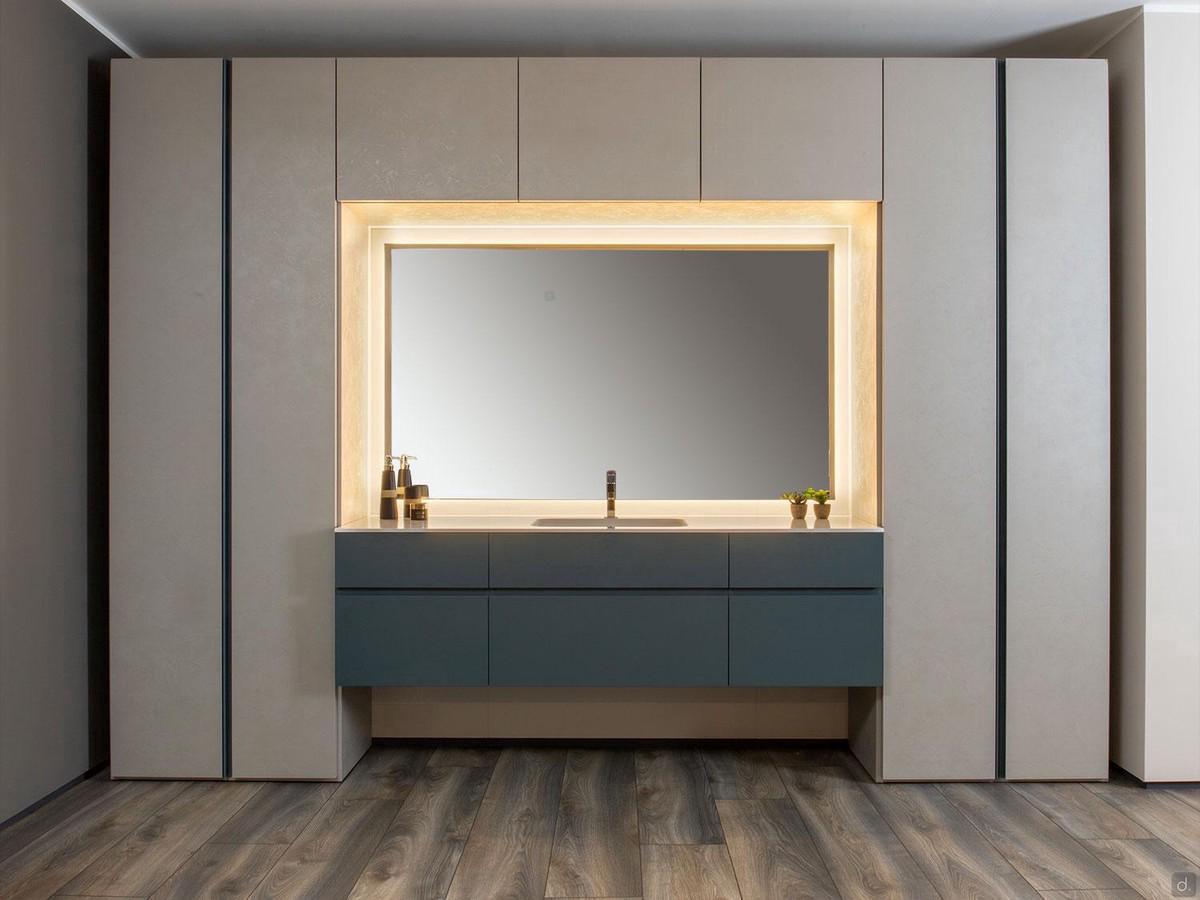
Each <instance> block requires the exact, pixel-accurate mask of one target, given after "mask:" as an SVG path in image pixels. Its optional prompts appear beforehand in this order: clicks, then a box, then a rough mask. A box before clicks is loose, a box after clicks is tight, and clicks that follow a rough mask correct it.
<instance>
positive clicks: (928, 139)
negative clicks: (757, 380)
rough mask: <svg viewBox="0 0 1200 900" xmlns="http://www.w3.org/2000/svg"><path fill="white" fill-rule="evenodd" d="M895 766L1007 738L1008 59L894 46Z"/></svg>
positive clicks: (939, 767) (887, 376)
mask: <svg viewBox="0 0 1200 900" xmlns="http://www.w3.org/2000/svg"><path fill="white" fill-rule="evenodd" d="M884 83H885V91H884V97H885V100H884V104H885V114H884V121H885V123H886V124H885V133H884V198H883V212H882V218H883V232H882V242H883V274H882V278H883V282H882V283H883V300H882V319H883V325H882V328H883V338H882V341H883V359H882V378H881V380H882V407H883V430H882V440H883V446H882V464H883V479H882V480H883V504H882V505H883V509H882V518H883V525H884V528H885V534H884V546H885V552H884V597H885V598H886V604H885V622H884V632H885V648H886V649H885V661H884V667H885V668H884V677H883V727H882V763H883V765H882V777H883V778H885V779H888V780H954V779H968V780H969V779H991V778H993V777H994V776H995V764H996V759H995V749H996V703H995V698H996V453H997V448H996V433H997V424H996V421H997V420H996V371H997V370H996V363H997V353H996V345H997V335H996V330H997V309H996V258H997V252H996V160H997V149H996V139H997V126H996V63H995V61H994V60H987V59H888V60H886V61H885V62H884Z"/></svg>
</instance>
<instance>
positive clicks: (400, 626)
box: [334, 591, 488, 686]
mask: <svg viewBox="0 0 1200 900" xmlns="http://www.w3.org/2000/svg"><path fill="white" fill-rule="evenodd" d="M334 609H335V617H336V621H335V633H336V635H337V646H336V654H335V658H336V669H337V683H338V684H339V685H346V686H351V685H353V686H372V685H379V686H382V685H391V686H405V685H430V686H434V685H439V686H448V685H458V686H469V685H477V686H482V685H486V684H487V683H488V595H487V591H338V592H337V597H336V602H335V604H334Z"/></svg>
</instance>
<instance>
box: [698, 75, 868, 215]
mask: <svg viewBox="0 0 1200 900" xmlns="http://www.w3.org/2000/svg"><path fill="white" fill-rule="evenodd" d="M702 65H703V78H702V82H701V83H702V90H701V108H702V116H701V121H702V122H703V126H702V129H701V145H702V147H703V153H704V157H703V158H704V170H703V174H702V181H701V185H702V195H703V198H704V199H705V200H880V199H882V197H883V62H882V60H878V59H706V60H704V61H703V63H702Z"/></svg>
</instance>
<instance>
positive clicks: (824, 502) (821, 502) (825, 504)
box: [804, 488, 833, 519]
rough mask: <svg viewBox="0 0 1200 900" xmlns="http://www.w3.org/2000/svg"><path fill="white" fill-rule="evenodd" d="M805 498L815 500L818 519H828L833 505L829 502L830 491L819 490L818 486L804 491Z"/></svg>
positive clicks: (814, 506)
mask: <svg viewBox="0 0 1200 900" xmlns="http://www.w3.org/2000/svg"><path fill="white" fill-rule="evenodd" d="M804 495H805V498H806V499H808V500H811V501H812V502H813V509H815V510H816V513H817V518H818V519H828V518H829V512H830V510H832V509H833V506H832V505H830V503H829V491H818V490H817V489H816V488H809V489H808V490H807V491H805V492H804Z"/></svg>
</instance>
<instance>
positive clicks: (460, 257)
mask: <svg viewBox="0 0 1200 900" xmlns="http://www.w3.org/2000/svg"><path fill="white" fill-rule="evenodd" d="M830 255H831V251H830V250H829V249H828V248H805V249H798V248H789V249H758V248H755V249H752V250H751V249H746V250H742V249H734V248H720V249H713V248H704V249H699V248H677V249H660V248H656V249H625V248H494V247H493V248H483V247H410V246H403V247H400V246H393V247H389V248H388V267H389V275H388V290H389V294H390V296H389V301H388V319H389V322H388V328H389V332H390V335H389V347H390V360H389V370H390V376H389V387H390V391H389V393H390V398H389V399H388V404H387V405H388V411H389V413H390V416H389V417H390V436H391V440H390V444H391V447H390V452H392V453H397V454H398V453H401V452H404V453H410V454H415V455H416V456H417V457H419V459H420V462H419V463H418V464H417V468H418V470H419V471H418V474H419V476H420V480H421V481H422V482H427V483H428V484H429V485H430V490H431V493H432V494H433V495H435V496H438V497H469V498H520V499H590V498H596V497H602V496H603V490H604V473H605V470H607V469H616V470H618V471H619V473H620V483H621V495H622V496H623V497H625V498H631V499H696V500H701V499H765V498H774V497H777V496H778V495H779V493H780V491H781V490H784V489H788V488H792V487H795V486H796V485H802V486H807V485H809V484H813V485H817V486H822V485H827V484H830V483H831V478H830V459H831V447H830V434H831V428H830V397H829V394H830V357H829V346H830V340H829V329H830V301H831V287H830V284H831V281H830V273H831V259H830Z"/></svg>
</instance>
